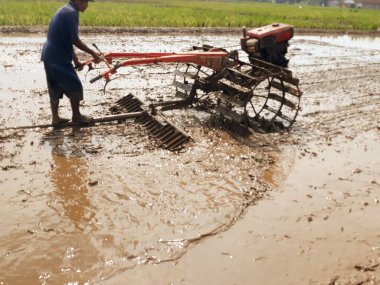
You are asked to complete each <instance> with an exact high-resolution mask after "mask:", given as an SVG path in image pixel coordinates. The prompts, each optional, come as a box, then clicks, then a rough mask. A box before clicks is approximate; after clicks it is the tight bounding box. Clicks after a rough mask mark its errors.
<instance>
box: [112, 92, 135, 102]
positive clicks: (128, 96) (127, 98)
mask: <svg viewBox="0 0 380 285" xmlns="http://www.w3.org/2000/svg"><path fill="white" fill-rule="evenodd" d="M131 98H134V96H133V95H132V94H130V93H129V94H128V95H127V96H124V97H123V98H120V99H119V100H117V101H116V102H115V104H120V103H122V102H123V101H125V100H129V99H131Z"/></svg>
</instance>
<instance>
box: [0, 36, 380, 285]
mask: <svg viewBox="0 0 380 285" xmlns="http://www.w3.org/2000/svg"><path fill="white" fill-rule="evenodd" d="M84 40H85V41H86V42H88V43H92V42H96V43H97V44H98V46H99V47H101V48H102V50H103V51H104V52H107V51H117V50H122V51H132V50H133V51H146V52H149V51H182V50H185V49H188V48H189V47H191V46H193V45H201V44H204V43H207V44H211V45H215V46H221V47H225V48H227V49H235V48H238V45H239V37H238V36H236V35H235V34H231V35H221V36H215V35H192V36H191V35H186V36H180V37H178V36H172V35H170V34H167V35H165V36H163V35H154V36H149V37H148V38H147V37H146V36H145V35H107V34H102V35H96V36H95V35H91V34H90V35H86V36H85V37H84ZM43 41H44V37H43V36H37V35H35V36H31V35H28V36H25V35H6V36H2V37H1V39H0V50H1V53H2V56H1V58H0V61H1V62H0V69H1V73H2V78H1V79H0V96H1V103H0V113H1V117H0V125H1V126H2V127H3V128H2V130H1V133H0V158H1V160H0V217H1V218H0V228H1V231H0V244H1V247H0V268H1V269H0V283H2V284H125V283H129V284H253V283H254V284H379V283H380V223H379V215H380V204H379V199H380V170H379V169H380V159H379V157H380V155H379V154H380V136H379V132H380V108H379V107H380V83H379V81H378V73H379V69H380V39H379V38H369V37H361V36H358V37H352V36H336V37H332V36H331V37H330V36H296V37H295V39H294V40H293V41H292V43H291V47H290V50H289V56H290V57H291V65H290V69H291V70H292V71H293V73H294V75H295V76H296V77H298V78H299V79H300V82H301V86H300V88H301V89H302V91H303V92H304V95H303V98H302V103H301V106H302V111H301V112H300V114H299V116H298V121H297V123H296V124H295V125H294V127H293V129H292V130H291V132H289V133H274V134H257V133H253V134H252V135H251V136H250V137H249V138H248V143H247V144H248V145H245V144H242V143H241V140H239V139H236V136H233V135H231V134H230V133H228V132H226V131H225V130H223V129H222V128H221V127H220V126H219V125H218V124H216V123H215V122H214V120H212V119H211V118H210V116H209V114H207V113H204V112H202V111H199V110H193V109H187V110H177V111H172V112H168V113H166V116H167V118H169V119H170V120H171V121H172V122H174V123H175V124H176V125H177V126H179V127H180V128H182V129H183V130H185V131H186V132H187V133H188V134H190V135H191V137H192V139H193V140H192V141H191V142H190V143H189V144H187V145H186V148H185V149H183V150H182V151H180V152H169V151H167V150H164V149H162V148H160V147H159V145H158V143H157V142H155V141H154V140H152V139H151V138H150V136H149V134H148V133H147V131H146V130H145V129H144V128H142V127H141V126H139V125H138V124H136V123H134V122H133V121H126V122H125V123H121V124H115V123H112V124H104V125H101V126H95V127H88V128H71V129H61V130H52V129H38V128H37V129H30V130H9V129H8V130H6V129H4V128H9V127H15V126H22V125H36V124H44V123H49V122H50V112H49V102H48V95H47V92H46V82H45V75H44V71H43V66H42V64H41V63H40V62H39V56H40V50H41V46H42V43H43ZM242 57H243V58H244V55H242ZM174 69H175V65H166V66H160V65H158V66H149V67H138V68H125V69H123V70H120V71H121V75H123V77H122V78H118V79H117V80H115V81H112V82H111V83H110V84H109V85H108V86H107V92H106V93H105V94H103V93H102V84H101V82H97V83H95V84H90V83H89V79H90V78H92V76H95V75H96V74H97V72H99V70H94V71H91V73H89V74H88V75H87V77H85V74H84V72H83V73H81V75H80V76H81V78H82V80H83V84H84V88H85V101H84V102H83V112H84V113H86V114H91V115H93V116H96V117H99V116H102V115H106V114H109V110H108V109H109V107H111V106H112V105H113V103H114V102H115V101H116V100H118V99H119V98H121V97H123V96H125V95H126V94H128V93H130V92H131V93H133V94H134V95H135V96H137V97H138V98H140V99H141V100H143V101H145V102H156V101H165V100H169V99H171V98H173V94H174V88H173V86H171V82H172V80H173V71H174ZM60 112H61V114H62V115H63V116H65V117H70V107H69V103H68V100H67V99H64V100H63V101H62V104H61V108H60ZM246 142H247V139H246Z"/></svg>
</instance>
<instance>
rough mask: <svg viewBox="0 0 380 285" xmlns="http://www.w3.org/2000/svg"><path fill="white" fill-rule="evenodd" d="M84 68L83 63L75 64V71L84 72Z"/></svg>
mask: <svg viewBox="0 0 380 285" xmlns="http://www.w3.org/2000/svg"><path fill="white" fill-rule="evenodd" d="M83 67H84V64H83V63H81V62H79V61H78V62H75V69H76V70H78V71H82V70H83Z"/></svg>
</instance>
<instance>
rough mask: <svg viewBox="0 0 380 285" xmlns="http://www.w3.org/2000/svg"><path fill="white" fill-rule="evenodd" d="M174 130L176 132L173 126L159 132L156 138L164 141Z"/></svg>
mask: <svg viewBox="0 0 380 285" xmlns="http://www.w3.org/2000/svg"><path fill="white" fill-rule="evenodd" d="M173 132H174V130H173V129H172V128H169V129H166V130H165V131H164V132H160V133H158V134H157V135H156V138H157V139H159V140H161V141H162V140H163V139H164V138H165V137H167V136H169V135H170V134H172V133H173Z"/></svg>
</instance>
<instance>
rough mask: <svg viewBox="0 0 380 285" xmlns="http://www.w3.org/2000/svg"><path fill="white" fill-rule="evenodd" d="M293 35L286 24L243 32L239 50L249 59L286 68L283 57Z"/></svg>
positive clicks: (285, 60)
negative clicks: (261, 60) (260, 60)
mask: <svg viewBox="0 0 380 285" xmlns="http://www.w3.org/2000/svg"><path fill="white" fill-rule="evenodd" d="M293 35H294V28H293V27H292V26H290V25H287V24H281V23H276V24H271V25H268V26H263V27H259V28H255V29H252V30H249V31H246V30H244V31H243V38H242V39H241V48H242V50H244V51H245V52H246V53H248V56H249V58H257V59H263V60H265V61H267V62H270V63H273V64H275V65H278V66H281V67H287V65H288V62H289V60H288V59H287V58H286V57H285V55H286V53H287V51H288V50H287V48H288V46H289V40H290V39H291V38H292V37H293Z"/></svg>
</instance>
